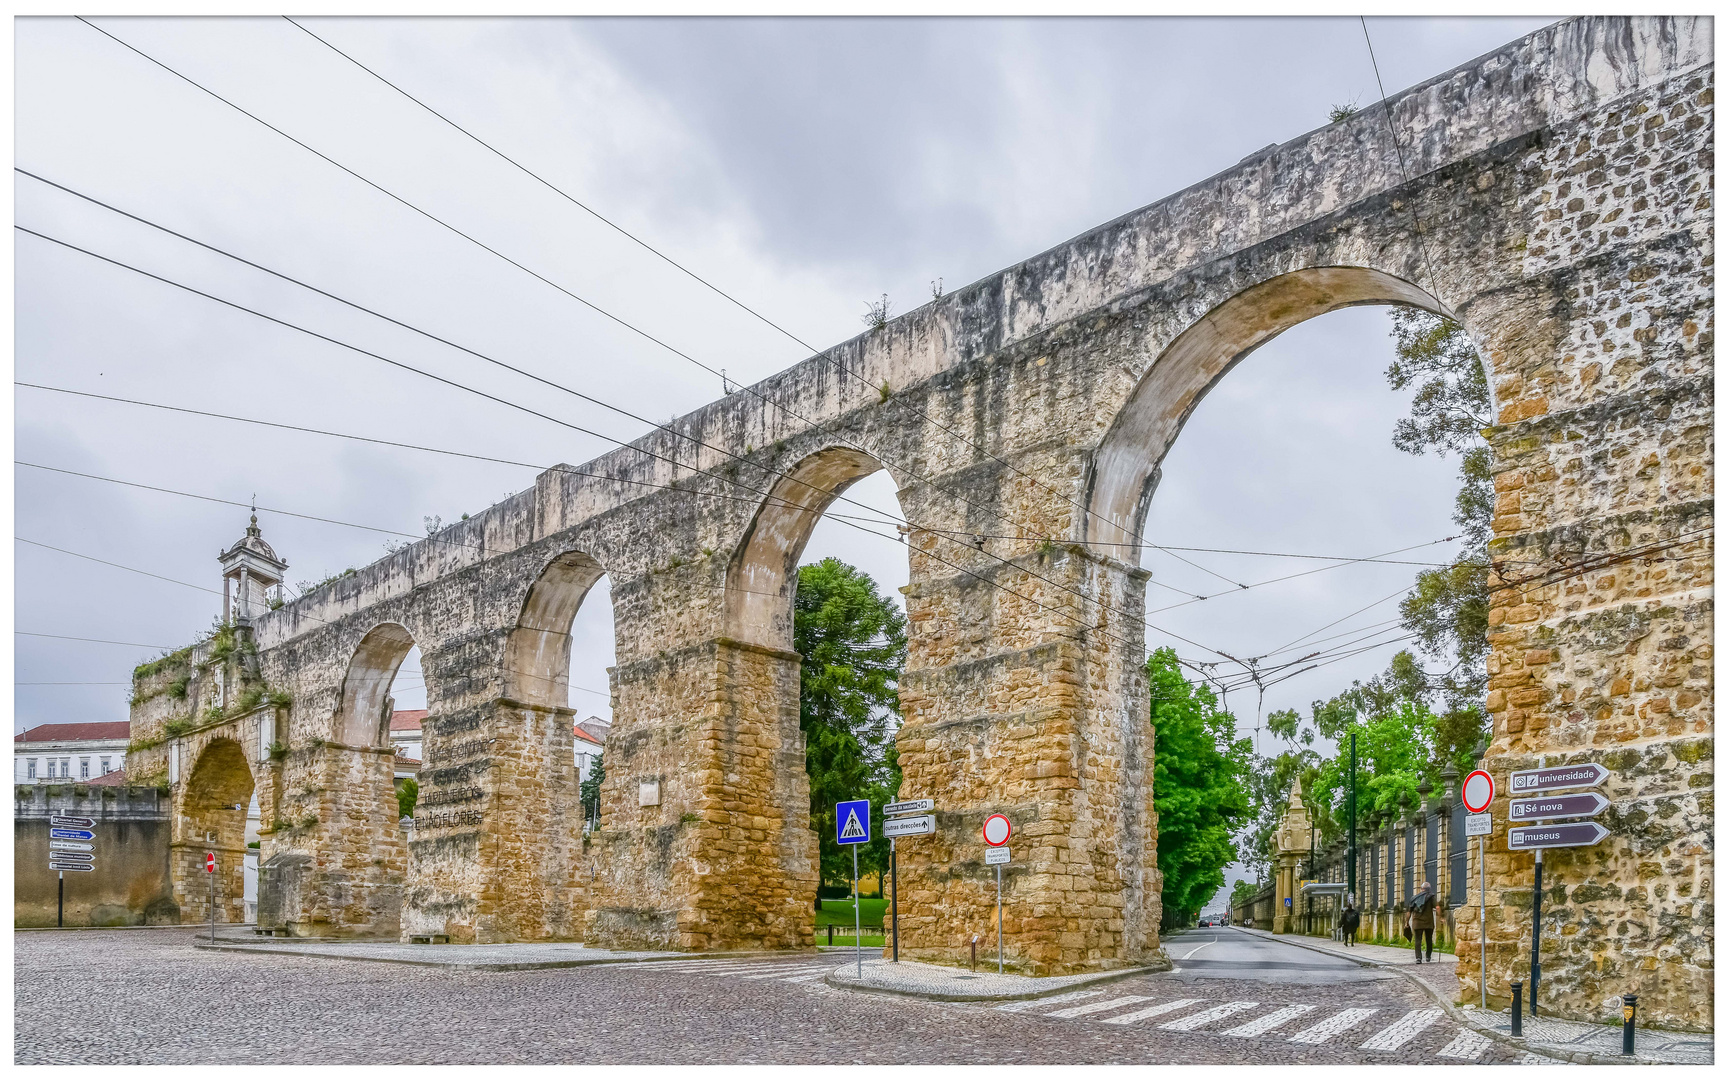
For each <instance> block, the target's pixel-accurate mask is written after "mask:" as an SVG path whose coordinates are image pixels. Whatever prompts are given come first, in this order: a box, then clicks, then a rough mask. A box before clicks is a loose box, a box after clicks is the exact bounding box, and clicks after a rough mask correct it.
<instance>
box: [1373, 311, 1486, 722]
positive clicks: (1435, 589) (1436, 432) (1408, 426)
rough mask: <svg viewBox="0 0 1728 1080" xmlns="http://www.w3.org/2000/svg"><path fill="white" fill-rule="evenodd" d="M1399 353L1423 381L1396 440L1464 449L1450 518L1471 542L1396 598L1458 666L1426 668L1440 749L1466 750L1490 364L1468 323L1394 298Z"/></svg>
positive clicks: (1480, 635)
mask: <svg viewBox="0 0 1728 1080" xmlns="http://www.w3.org/2000/svg"><path fill="white" fill-rule="evenodd" d="M1392 337H1393V342H1394V351H1395V353H1396V359H1394V360H1393V362H1392V364H1391V366H1390V367H1388V368H1387V369H1386V378H1387V380H1388V381H1389V382H1390V383H1391V384H1392V387H1393V389H1395V390H1405V389H1409V388H1410V387H1415V388H1416V396H1415V398H1414V399H1413V400H1412V402H1411V406H1410V415H1409V416H1408V417H1406V418H1404V419H1401V420H1399V421H1398V425H1397V428H1396V430H1395V431H1394V432H1393V436H1392V444H1393V445H1394V446H1396V447H1397V448H1398V449H1400V450H1403V451H1405V452H1406V453H1410V454H1426V453H1430V452H1433V453H1438V454H1442V455H1445V454H1454V453H1455V454H1457V455H1458V456H1459V459H1460V460H1459V469H1458V473H1459V481H1460V483H1459V489H1458V495H1457V498H1456V500H1455V503H1454V509H1453V515H1452V520H1453V521H1455V522H1457V523H1458V525H1459V526H1461V527H1462V529H1463V538H1464V548H1463V550H1462V551H1461V552H1460V553H1459V555H1458V557H1457V558H1456V559H1455V560H1454V561H1453V562H1452V563H1451V564H1450V565H1448V566H1444V567H1438V568H1436V569H1432V570H1424V571H1422V572H1421V573H1420V574H1418V575H1417V577H1416V586H1415V588H1413V589H1412V590H1411V591H1410V594H1409V595H1408V596H1406V597H1405V598H1404V600H1403V602H1402V603H1401V604H1400V605H1399V611H1400V613H1401V614H1402V616H1403V620H1404V626H1405V628H1406V629H1408V630H1409V631H1410V632H1411V633H1412V634H1414V635H1415V636H1416V643H1417V645H1418V647H1419V648H1420V649H1421V651H1422V652H1423V653H1424V654H1426V655H1427V656H1429V657H1430V658H1433V659H1437V660H1439V661H1440V662H1441V663H1445V662H1448V661H1450V662H1451V665H1452V666H1451V667H1450V668H1449V669H1448V670H1446V671H1443V672H1440V673H1438V674H1435V675H1430V676H1427V677H1426V681H1427V684H1428V688H1429V689H1432V690H1434V691H1436V692H1438V693H1439V694H1440V695H1441V696H1442V697H1443V699H1444V703H1445V708H1446V712H1445V713H1444V714H1443V715H1442V722H1441V724H1440V725H1439V731H1440V733H1441V734H1442V743H1443V744H1445V745H1444V747H1443V751H1444V750H1445V749H1448V748H1454V747H1459V746H1462V747H1463V748H1464V749H1465V750H1468V749H1469V747H1470V746H1472V745H1474V744H1475V742H1476V741H1477V739H1478V737H1479V736H1480V733H1481V730H1482V726H1483V720H1484V717H1483V712H1482V697H1483V695H1484V694H1485V693H1486V692H1487V686H1488V673H1487V655H1488V571H1489V561H1488V541H1489V539H1490V537H1491V536H1492V535H1493V524H1492V522H1493V516H1494V476H1493V468H1492V465H1493V458H1492V454H1491V452H1490V450H1489V448H1488V443H1487V440H1486V438H1485V437H1484V435H1483V430H1484V429H1485V428H1487V427H1489V426H1490V425H1491V424H1492V423H1493V416H1492V414H1491V411H1490V405H1489V396H1488V372H1487V370H1486V369H1485V368H1484V367H1483V366H1482V359H1481V357H1480V356H1478V355H1477V353H1476V349H1475V346H1473V345H1472V344H1471V342H1470V339H1469V337H1468V336H1467V335H1466V334H1465V333H1464V328H1463V327H1462V326H1460V325H1459V324H1457V323H1455V322H1453V321H1452V320H1450V319H1446V318H1442V317H1441V316H1438V315H1432V314H1429V313H1428V312H1425V311H1419V310H1417V309H1415V308H1395V309H1393V312H1392Z"/></svg>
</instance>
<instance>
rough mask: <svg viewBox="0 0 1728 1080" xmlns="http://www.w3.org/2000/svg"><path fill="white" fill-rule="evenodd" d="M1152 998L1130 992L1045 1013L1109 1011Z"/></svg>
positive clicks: (1072, 1013) (1047, 1014) (1075, 1013)
mask: <svg viewBox="0 0 1728 1080" xmlns="http://www.w3.org/2000/svg"><path fill="white" fill-rule="evenodd" d="M1151 1000H1152V999H1151V998H1150V997H1148V996H1147V995H1145V994H1129V995H1128V996H1127V997H1116V998H1107V999H1105V1000H1103V1001H1094V1002H1092V1003H1091V1004H1090V1005H1076V1006H1074V1007H1073V1008H1072V1009H1062V1010H1061V1011H1059V1012H1053V1013H1045V1014H1044V1015H1045V1016H1085V1015H1087V1014H1088V1013H1095V1012H1107V1011H1109V1010H1111V1009H1120V1008H1121V1007H1122V1006H1124V1005H1132V1004H1134V1003H1135V1002H1137V1001H1151Z"/></svg>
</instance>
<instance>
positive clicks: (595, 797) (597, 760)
mask: <svg viewBox="0 0 1728 1080" xmlns="http://www.w3.org/2000/svg"><path fill="white" fill-rule="evenodd" d="M605 781H606V755H605V754H604V753H600V754H595V755H594V764H592V765H590V766H588V779H586V780H584V781H582V788H581V798H582V814H583V816H584V817H586V818H587V819H588V821H589V827H590V829H598V828H599V827H600V785H601V784H603V783H605Z"/></svg>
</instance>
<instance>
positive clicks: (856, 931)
mask: <svg viewBox="0 0 1728 1080" xmlns="http://www.w3.org/2000/svg"><path fill="white" fill-rule="evenodd" d="M1537 858H1538V859H1540V858H1541V856H1540V855H1538V856H1537ZM1536 875H1537V878H1536V879H1537V880H1538V881H1540V880H1541V879H1542V878H1541V875H1542V871H1540V870H1538V871H1536ZM863 930H864V919H863V916H861V915H859V914H858V845H857V844H853V845H852V953H853V955H854V956H856V957H857V958H858V977H859V978H860V979H862V978H863V977H864V937H863Z"/></svg>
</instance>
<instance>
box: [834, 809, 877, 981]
mask: <svg viewBox="0 0 1728 1080" xmlns="http://www.w3.org/2000/svg"><path fill="white" fill-rule="evenodd" d="M834 831H835V834H836V835H835V837H834V839H836V840H837V841H839V842H840V843H841V844H851V845H852V951H853V953H854V954H856V955H857V957H858V977H859V978H860V979H862V978H863V977H864V933H863V931H864V923H863V917H862V916H861V915H859V913H858V846H857V845H859V844H868V843H869V842H870V800H869V799H853V800H851V801H850V802H843V803H837V804H835V806H834Z"/></svg>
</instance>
